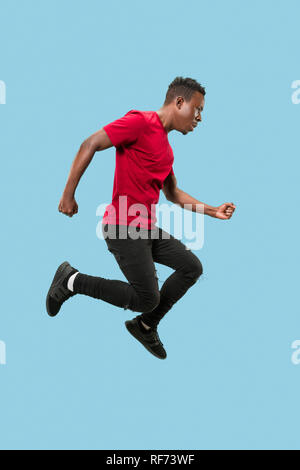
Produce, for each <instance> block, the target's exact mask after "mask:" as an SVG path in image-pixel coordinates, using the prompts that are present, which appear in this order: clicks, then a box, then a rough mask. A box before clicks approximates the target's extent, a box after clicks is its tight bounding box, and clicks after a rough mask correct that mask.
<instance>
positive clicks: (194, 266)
mask: <svg viewBox="0 0 300 470" xmlns="http://www.w3.org/2000/svg"><path fill="white" fill-rule="evenodd" d="M202 274H203V266H202V263H201V261H200V260H199V258H197V256H195V257H194V258H193V261H192V262H191V263H190V264H189V266H188V276H189V277H190V278H191V279H192V280H194V281H197V280H198V279H199V277H200V276H202Z"/></svg>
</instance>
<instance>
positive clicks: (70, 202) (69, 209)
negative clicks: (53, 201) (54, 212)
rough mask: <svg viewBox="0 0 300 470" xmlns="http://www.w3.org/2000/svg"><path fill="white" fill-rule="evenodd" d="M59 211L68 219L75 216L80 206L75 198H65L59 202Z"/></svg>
mask: <svg viewBox="0 0 300 470" xmlns="http://www.w3.org/2000/svg"><path fill="white" fill-rule="evenodd" d="M58 210H59V212H62V213H63V214H65V215H67V216H68V217H73V215H74V214H77V212H78V205H77V202H76V201H75V198H74V197H67V196H63V197H62V198H61V200H60V201H59V205H58Z"/></svg>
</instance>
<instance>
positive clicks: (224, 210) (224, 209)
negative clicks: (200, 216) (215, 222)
mask: <svg viewBox="0 0 300 470" xmlns="http://www.w3.org/2000/svg"><path fill="white" fill-rule="evenodd" d="M234 211H235V205H234V204H233V202H225V204H221V206H219V207H217V208H216V213H215V217H216V218H217V219H222V220H228V219H230V218H231V216H232V214H233V213H234Z"/></svg>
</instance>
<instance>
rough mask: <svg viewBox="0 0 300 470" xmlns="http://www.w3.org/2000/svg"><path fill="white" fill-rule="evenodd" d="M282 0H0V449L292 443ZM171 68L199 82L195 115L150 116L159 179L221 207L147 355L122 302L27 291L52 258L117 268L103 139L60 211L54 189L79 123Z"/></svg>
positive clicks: (161, 271)
mask: <svg viewBox="0 0 300 470" xmlns="http://www.w3.org/2000/svg"><path fill="white" fill-rule="evenodd" d="M299 14H300V5H299V2H298V1H297V0H295V1H294V0H288V1H287V0H286V1H279V0H263V1H261V0H252V1H251V2H250V1H248V2H242V1H240V0H228V1H227V2H223V1H222V0H213V1H211V2H209V3H207V2H205V1H203V0H191V1H189V2H187V3H184V4H183V3H182V2H181V1H178V0H172V1H171V0H164V1H163V2H161V1H159V0H154V1H152V2H146V1H138V0H129V1H126V2H124V1H121V0H119V1H118V0H113V1H111V2H109V3H108V2H104V1H100V0H98V1H97V0H85V1H82V0H80V1H79V0H75V1H74V0H72V1H71V0H63V1H62V0H51V1H48V0H44V1H43V2H41V1H39V0H10V1H9V2H8V1H7V0H5V1H4V0H0V22H1V27H0V50H1V55H0V80H2V81H4V82H5V84H6V104H3V105H1V106H0V154H1V225H2V229H1V304H0V305H1V313H0V340H1V341H3V342H5V344H6V365H0V448H1V449H264V448H266V449H276V448H282V449H299V448H300V445H299V429H298V422H299V419H300V412H299V406H298V405H299V385H300V380H299V378H300V365H296V364H295V363H293V362H292V360H291V357H292V353H293V349H292V348H291V345H292V342H293V341H294V340H297V339H299V337H300V322H299V308H298V276H299V268H298V266H299V255H298V253H299V249H298V238H299V216H298V199H299V198H298V195H299V193H298V191H297V189H298V187H297V185H298V180H299V176H298V175H299V156H298V154H299V152H298V134H297V132H298V131H299V119H300V106H297V104H294V103H293V101H292V93H293V89H292V88H291V86H292V83H293V81H295V80H297V79H300V71H299V61H298V60H297V59H298V56H299ZM176 76H184V77H192V78H195V79H196V80H198V81H199V82H200V83H201V84H202V85H204V86H205V87H206V91H207V95H206V106H205V110H204V113H203V122H202V124H200V126H198V128H197V129H196V130H195V131H194V132H193V133H189V134H188V135H186V136H183V135H182V134H180V133H178V132H176V131H173V132H171V133H170V134H169V141H170V143H171V145H172V147H173V150H174V156H175V163H174V170H175V174H176V177H177V181H178V185H179V187H180V188H182V189H183V190H184V191H186V192H187V193H189V194H191V195H192V196H194V197H196V198H197V199H199V200H200V201H203V202H206V203H208V204H211V205H219V204H221V203H223V202H228V201H229V202H230V201H233V202H234V203H235V204H236V206H237V209H236V212H235V214H234V216H233V218H232V219H231V220H230V221H221V220H217V219H213V218H209V217H206V218H205V242H204V246H203V248H202V249H201V250H195V251H194V252H195V254H196V255H197V256H198V257H199V258H200V259H201V261H202V263H203V267H204V275H203V277H202V278H201V280H199V282H198V283H196V285H195V286H193V287H192V288H191V290H190V291H189V292H188V293H187V294H186V295H185V296H184V297H183V298H182V299H181V300H180V301H179V302H178V303H177V304H176V305H175V306H174V308H173V309H172V310H171V311H170V312H169V313H168V314H167V316H166V317H165V318H164V319H163V321H162V322H161V324H160V327H159V333H160V336H161V339H162V341H163V343H164V345H165V347H166V349H167V353H168V358H167V360H166V361H160V360H158V359H156V358H155V357H154V356H152V355H150V354H149V353H148V352H147V351H146V349H144V348H143V347H142V346H141V345H140V344H139V343H138V342H136V341H135V340H134V339H133V338H132V337H131V336H130V335H129V334H128V332H127V331H126V329H125V327H124V321H125V320H127V319H128V318H132V317H133V316H135V313H134V312H131V311H129V310H127V311H125V310H123V309H118V308H117V307H114V306H113V305H110V304H107V303H104V302H101V301H96V300H95V299H90V298H88V297H85V296H77V297H75V298H73V299H71V300H70V301H69V302H67V303H66V304H65V305H64V306H63V309H62V311H61V314H60V315H58V316H57V317H56V318H54V319H53V318H50V317H48V316H47V314H46V310H45V295H46V293H47V290H48V287H49V284H50V281H51V280H52V277H53V274H54V272H55V270H56V267H57V266H58V264H60V263H61V262H62V261H64V260H69V261H70V262H71V264H73V265H74V266H76V267H78V269H80V271H82V272H84V273H88V274H92V275H100V276H103V277H107V278H115V279H122V280H124V279H125V278H124V276H123V274H122V273H121V271H120V270H119V268H118V266H117V263H116V261H115V259H114V258H113V257H112V255H111V254H110V253H109V252H108V251H107V248H106V244H105V242H104V241H103V240H100V239H99V238H97V236H96V227H97V224H98V223H99V220H100V219H99V217H97V216H96V209H97V207H98V205H99V204H102V203H107V204H108V203H110V202H111V195H112V186H113V175H114V166H115V149H114V147H113V148H111V149H108V150H106V151H104V152H100V153H97V154H96V155H95V157H94V160H93V161H92V163H91V165H90V167H89V168H88V170H87V172H86V174H85V175H84V177H83V178H82V180H81V182H80V185H79V187H78V190H77V193H76V200H77V202H78V204H79V213H78V214H77V215H76V216H75V217H73V218H72V219H70V218H68V217H66V216H63V215H62V214H60V213H59V212H58V211H57V206H58V202H59V199H60V196H61V194H62V191H63V189H64V185H65V182H66V179H67V176H68V172H69V169H70V165H71V163H72V161H73V158H74V157H75V154H76V152H77V150H78V148H79V146H80V144H81V143H82V141H83V140H84V139H85V138H86V137H88V136H89V135H90V134H92V133H94V132H95V131H97V130H98V129H100V128H101V127H102V126H103V125H105V124H107V123H109V122H111V121H113V120H115V119H117V118H119V117H121V116H123V115H124V114H125V113H126V112H127V111H129V110H130V109H141V110H158V109H159V108H160V107H161V106H162V104H163V100H164V98H165V94H166V91H167V87H168V85H169V83H170V82H171V81H172V80H173V79H174V78H175V77H176ZM162 202H166V200H165V198H164V195H163V193H161V198H160V203H162ZM157 269H158V275H159V279H160V285H162V281H163V280H164V279H165V278H166V277H167V276H168V275H170V274H171V272H172V271H171V269H169V268H167V267H164V266H161V265H157Z"/></svg>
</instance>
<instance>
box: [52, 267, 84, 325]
mask: <svg viewBox="0 0 300 470" xmlns="http://www.w3.org/2000/svg"><path fill="white" fill-rule="evenodd" d="M76 272H77V271H76V269H74V268H72V266H71V265H70V264H69V263H68V262H67V261H65V262H64V263H62V264H61V265H60V266H59V267H58V268H57V271H56V273H55V275H54V278H53V281H52V284H51V286H50V289H49V291H48V295H47V299H46V308H47V312H48V315H50V317H55V315H57V314H58V312H59V311H60V307H61V306H62V304H63V303H64V302H65V301H66V300H68V299H69V298H70V297H73V295H75V293H74V292H71V291H70V290H69V289H68V288H67V282H66V281H67V279H69V277H70V276H71V275H72V274H75V273H76Z"/></svg>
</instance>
